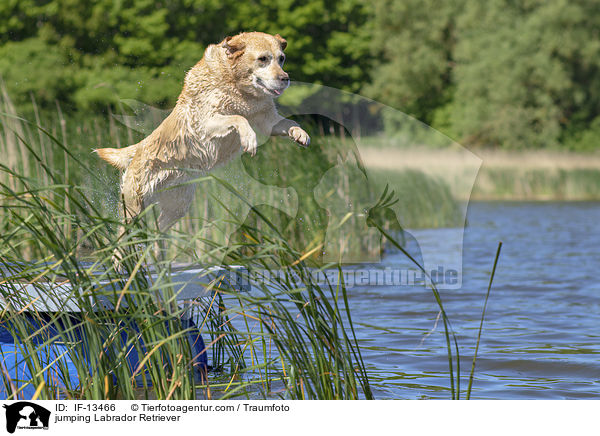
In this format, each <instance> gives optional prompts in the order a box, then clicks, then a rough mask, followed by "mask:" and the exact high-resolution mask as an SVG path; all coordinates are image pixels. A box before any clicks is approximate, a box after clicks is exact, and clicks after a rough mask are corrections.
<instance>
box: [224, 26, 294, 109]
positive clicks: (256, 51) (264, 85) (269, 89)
mask: <svg viewBox="0 0 600 436" xmlns="http://www.w3.org/2000/svg"><path fill="white" fill-rule="evenodd" d="M219 46H220V49H222V50H224V52H225V56H226V62H228V63H229V64H230V68H231V70H232V71H233V75H234V79H235V86H236V87H237V88H238V89H240V91H242V92H244V93H247V94H252V95H254V96H256V97H263V96H264V97H266V96H268V97H271V98H275V97H278V96H280V95H281V93H282V92H283V91H284V90H285V89H286V88H287V87H288V86H289V84H290V78H289V76H288V74H287V73H286V72H285V71H283V63H284V61H285V54H284V53H283V51H284V50H285V47H286V46H287V42H286V41H285V39H283V38H282V37H281V36H279V35H275V36H273V35H269V34H266V33H261V32H250V33H240V34H239V35H236V36H228V37H227V38H225V39H224V40H223V41H222V42H221V44H219Z"/></svg>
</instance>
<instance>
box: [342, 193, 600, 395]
mask: <svg viewBox="0 0 600 436" xmlns="http://www.w3.org/2000/svg"><path fill="white" fill-rule="evenodd" d="M468 223H469V224H468V226H467V228H466V231H465V239H464V255H463V286H462V288H461V289H458V290H443V291H441V293H442V299H443V301H444V305H445V309H446V312H447V314H448V316H449V318H450V320H451V323H452V326H453V328H454V331H455V332H456V335H457V338H458V341H459V347H460V352H461V374H462V377H461V390H463V393H462V394H461V397H462V398H464V392H465V389H466V387H467V384H468V377H469V371H470V368H471V360H472V356H473V352H474V348H475V343H476V338H477V332H478V329H479V323H480V318H481V311H482V309H483V304H484V299H485V294H486V291H487V285H488V281H489V277H490V272H491V269H492V265H493V261H494V256H495V253H496V248H497V245H498V241H502V242H503V244H504V245H503V248H502V254H501V257H500V260H499V263H498V268H497V271H496V277H495V280H494V284H493V287H492V291H491V294H490V298H489V301H488V307H487V313H486V319H485V323H484V328H483V333H482V339H481V344H480V347H479V353H478V359H477V367H476V371H475V381H474V385H473V391H472V398H473V399H575V398H581V399H593V398H600V283H599V281H598V271H599V268H600V203H592V202H590V203H505V202H496V203H484V202H476V203H472V204H471V205H470V206H469V209H468ZM440 234H443V230H440ZM399 264H404V265H406V260H405V258H404V255H402V254H401V253H397V252H395V253H394V252H393V253H389V254H388V255H386V256H385V257H384V258H383V259H382V262H381V265H380V267H386V266H387V267H396V266H397V265H399ZM350 294H351V302H350V304H351V308H352V311H353V312H352V313H353V319H354V320H355V324H357V336H358V337H359V340H360V341H361V345H362V352H363V358H364V360H365V363H366V365H367V367H368V369H369V372H370V376H371V381H372V385H373V390H374V394H375V397H376V398H379V399H383V398H404V399H418V398H442V399H449V398H450V390H449V389H450V381H449V377H448V360H447V354H446V345H445V339H444V335H443V332H444V329H443V325H442V323H441V322H440V323H439V325H437V326H435V320H436V316H437V314H438V310H437V306H436V304H435V300H434V298H433V295H432V293H431V291H430V290H428V289H427V288H423V287H397V286H361V287H359V286H356V287H354V288H353V289H352V290H351V292H350ZM434 327H435V328H434ZM432 331H433V332H432ZM430 332H432V333H431V334H429V335H428V333H430Z"/></svg>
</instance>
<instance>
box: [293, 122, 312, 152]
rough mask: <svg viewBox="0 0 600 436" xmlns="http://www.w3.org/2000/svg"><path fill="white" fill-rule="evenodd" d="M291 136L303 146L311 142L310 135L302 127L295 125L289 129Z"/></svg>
mask: <svg viewBox="0 0 600 436" xmlns="http://www.w3.org/2000/svg"><path fill="white" fill-rule="evenodd" d="M289 135H290V138H292V139H293V140H294V141H295V142H297V143H298V144H300V145H301V146H303V147H308V145H309V144H310V136H308V133H306V132H305V131H304V130H303V129H302V128H301V127H298V126H293V127H290V130H289Z"/></svg>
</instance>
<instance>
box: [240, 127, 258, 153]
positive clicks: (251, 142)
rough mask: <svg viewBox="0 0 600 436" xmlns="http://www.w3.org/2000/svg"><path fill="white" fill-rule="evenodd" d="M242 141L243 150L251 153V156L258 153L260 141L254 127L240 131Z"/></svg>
mask: <svg viewBox="0 0 600 436" xmlns="http://www.w3.org/2000/svg"><path fill="white" fill-rule="evenodd" d="M240 142H241V143H242V150H244V152H246V153H250V155H251V156H254V155H255V154H256V149H257V148H258V141H257V140H256V133H254V130H252V128H248V129H244V131H242V132H241V133H240Z"/></svg>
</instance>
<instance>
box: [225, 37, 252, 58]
mask: <svg viewBox="0 0 600 436" xmlns="http://www.w3.org/2000/svg"><path fill="white" fill-rule="evenodd" d="M221 47H223V48H224V49H225V52H226V53H227V57H228V58H232V59H235V58H238V57H239V56H241V55H242V54H243V53H244V49H245V48H246V44H244V41H242V40H241V38H240V37H239V35H237V36H228V37H227V38H225V39H224V40H223V42H221Z"/></svg>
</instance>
